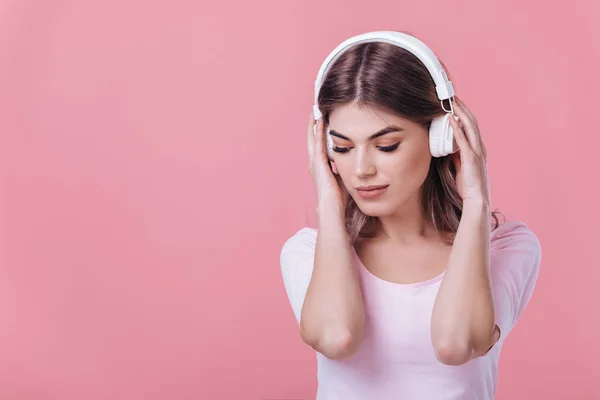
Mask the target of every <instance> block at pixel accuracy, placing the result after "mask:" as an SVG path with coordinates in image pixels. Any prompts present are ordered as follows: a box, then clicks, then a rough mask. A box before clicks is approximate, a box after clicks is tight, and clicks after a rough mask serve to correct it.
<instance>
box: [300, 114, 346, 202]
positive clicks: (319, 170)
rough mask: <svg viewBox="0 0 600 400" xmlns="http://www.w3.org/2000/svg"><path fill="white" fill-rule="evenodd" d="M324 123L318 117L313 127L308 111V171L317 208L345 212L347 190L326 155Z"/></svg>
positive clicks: (312, 120) (311, 115) (313, 120)
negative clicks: (315, 192) (315, 196)
mask: <svg viewBox="0 0 600 400" xmlns="http://www.w3.org/2000/svg"><path fill="white" fill-rule="evenodd" d="M324 125H325V124H324V123H323V118H320V119H319V121H318V124H317V125H316V127H315V119H314V114H313V113H312V112H311V113H310V119H309V121H308V131H307V144H308V171H309V172H310V176H311V177H312V180H313V183H314V185H315V189H316V191H317V210H320V209H323V208H331V207H333V208H336V207H337V208H338V209H339V210H340V211H341V212H345V209H346V204H347V201H348V191H347V190H346V189H345V188H344V185H343V183H342V180H341V178H339V175H337V177H336V175H335V174H334V173H333V170H332V167H331V164H330V163H331V161H330V160H329V157H327V140H326V137H325V126H324Z"/></svg>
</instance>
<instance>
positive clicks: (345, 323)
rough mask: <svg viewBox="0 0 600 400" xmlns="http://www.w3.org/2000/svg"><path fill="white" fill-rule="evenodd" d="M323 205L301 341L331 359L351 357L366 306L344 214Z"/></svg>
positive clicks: (302, 322) (304, 307)
mask: <svg viewBox="0 0 600 400" xmlns="http://www.w3.org/2000/svg"><path fill="white" fill-rule="evenodd" d="M327 204H334V202H327V201H324V202H322V207H324V208H322V209H318V210H317V218H318V230H317V232H318V234H317V242H316V249H315V259H314V267H313V273H312V277H311V280H310V284H309V286H308V290H307V292H306V298H305V300H304V305H303V307H302V314H301V321H300V332H301V336H302V339H303V340H304V341H305V342H306V343H307V344H309V345H310V346H311V347H312V348H314V349H315V350H316V351H318V352H320V353H322V354H323V355H325V356H326V357H328V358H331V359H340V358H346V357H349V356H351V355H352V354H354V353H355V352H356V350H357V349H358V347H359V346H360V343H361V341H362V338H363V330H364V306H363V301H362V294H361V291H360V286H359V281H358V273H357V269H356V268H355V266H354V263H353V257H352V248H351V244H350V241H349V238H348V234H347V233H346V228H345V224H344V210H342V209H340V208H339V207H336V206H333V205H331V206H328V205H327Z"/></svg>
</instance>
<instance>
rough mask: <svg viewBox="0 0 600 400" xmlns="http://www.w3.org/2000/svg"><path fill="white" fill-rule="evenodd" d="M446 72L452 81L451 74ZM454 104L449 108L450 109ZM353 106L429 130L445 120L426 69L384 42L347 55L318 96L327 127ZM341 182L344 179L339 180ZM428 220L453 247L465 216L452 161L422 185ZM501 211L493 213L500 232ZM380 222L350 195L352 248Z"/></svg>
mask: <svg viewBox="0 0 600 400" xmlns="http://www.w3.org/2000/svg"><path fill="white" fill-rule="evenodd" d="M440 64H441V65H442V67H443V68H444V70H446V73H447V75H448V78H449V79H450V73H449V72H448V70H447V68H446V66H445V65H444V64H443V63H442V62H441V61H440ZM448 102H449V100H444V108H446V109H450V105H449V104H448ZM350 103H354V104H355V105H356V106H358V107H362V106H367V107H373V108H377V109H384V110H386V111H389V112H391V113H393V114H396V115H399V116H400V117H402V118H406V119H408V120H411V121H413V122H415V123H418V124H420V125H421V126H423V128H425V129H426V130H427V131H429V126H430V124H431V121H432V120H433V119H434V118H435V117H438V116H442V115H443V114H444V113H445V111H444V110H443V109H442V106H441V103H440V100H439V99H438V97H437V94H436V90H435V83H434V81H433V78H432V77H431V75H430V73H429V71H428V70H427V68H426V67H425V65H424V64H423V63H422V62H421V60H419V58H417V57H416V56H415V55H413V54H412V53H411V52H409V51H408V50H405V49H403V48H400V47H398V46H396V45H393V44H389V43H385V42H374V43H362V44H358V45H355V46H354V47H352V48H350V49H348V50H347V51H346V52H345V53H344V54H342V55H341V56H340V57H339V58H338V59H337V60H336V61H335V63H334V64H333V65H332V66H331V69H330V70H329V72H328V73H327V76H326V77H325V79H324V81H323V83H322V85H321V88H320V91H319V95H318V106H319V109H320V110H321V113H322V114H323V118H324V122H325V123H326V124H328V123H329V115H330V113H331V112H332V111H333V110H334V109H335V108H336V107H338V106H341V105H345V104H350ZM336 179H337V180H338V183H340V184H341V178H340V177H339V175H336ZM421 207H422V211H423V215H425V217H426V218H427V220H428V222H430V223H431V224H432V225H433V227H434V228H435V229H436V230H437V231H438V232H439V233H440V234H441V235H442V237H443V238H444V241H446V242H447V243H449V244H452V243H453V242H454V238H455V236H456V231H457V230H458V224H459V221H460V218H461V215H462V199H461V197H460V195H459V193H458V190H457V183H456V169H455V167H454V164H453V163H452V161H451V159H450V156H444V157H439V158H437V157H432V159H431V165H430V167H429V173H428V175H427V178H426V180H425V182H424V184H423V186H422V203H421ZM497 213H498V212H497V211H493V212H492V217H493V218H494V220H495V226H494V228H493V229H496V228H497V227H498V226H499V221H498V217H497V216H496V214H497ZM378 225H379V219H378V218H377V217H370V216H367V215H366V214H364V213H363V212H362V211H361V210H360V209H359V208H358V206H357V204H356V202H355V201H354V200H353V199H352V197H351V196H348V205H347V208H346V230H347V232H348V235H349V237H350V240H351V242H352V243H354V242H355V241H356V239H357V238H359V237H373V236H374V235H375V233H376V231H377V228H378Z"/></svg>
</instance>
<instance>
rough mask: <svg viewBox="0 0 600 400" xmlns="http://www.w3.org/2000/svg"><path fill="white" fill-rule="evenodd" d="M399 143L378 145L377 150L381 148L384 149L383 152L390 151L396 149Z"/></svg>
mask: <svg viewBox="0 0 600 400" xmlns="http://www.w3.org/2000/svg"><path fill="white" fill-rule="evenodd" d="M399 144H400V143H399V142H398V143H396V144H393V145H391V146H380V147H379V150H381V151H384V152H390V151H394V150H396V149H397V148H398V145H399Z"/></svg>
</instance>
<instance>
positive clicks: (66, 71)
mask: <svg viewBox="0 0 600 400" xmlns="http://www.w3.org/2000/svg"><path fill="white" fill-rule="evenodd" d="M575 3H576V4H577V5H576V6H575ZM598 4H599V3H598V2H597V1H594V0H589V1H577V2H558V1H529V2H523V1H517V0H511V1H486V2H481V1H475V0H473V1H450V2H448V1H444V2H442V1H433V0H430V1H423V0H420V1H416V0H413V1H398V0H396V1H388V2H384V1H371V2H368V3H365V2H364V1H329V2H326V3H324V2H321V1H314V0H313V1H274V0H273V1H253V2H244V1H238V2H235V3H230V2H216V4H212V3H211V4H208V3H206V2H202V1H201V2H196V1H170V2H165V1H162V2H153V1H145V2H143V1H137V2H134V1H123V0H121V1H86V2H75V1H66V0H64V1H58V0H55V1H49V0H45V1H31V0H29V1H26V0H10V1H8V0H4V1H0V133H1V136H0V137H1V143H0V162H1V164H0V167H1V169H0V171H1V172H2V174H1V175H0V178H1V181H0V183H1V186H0V193H1V196H0V205H1V208H0V255H1V258H0V263H1V264H0V398H1V399H10V400H30V399H31V400H33V399H35V400H42V399H61V400H68V399H136V400H137V399H145V400H154V399H206V400H209V399H210V400H212V399H313V398H314V394H315V389H316V365H315V356H314V351H313V350H312V349H310V348H309V347H308V346H306V345H304V344H303V343H302V342H301V340H300V337H299V335H298V333H297V325H296V323H295V320H294V317H293V314H292V311H291V308H290V306H289V304H288V302H287V298H286V295H285V291H284V288H283V283H282V280H281V275H280V270H279V251H280V248H281V245H282V244H283V241H284V240H285V239H286V238H287V237H288V236H289V235H291V234H292V233H293V232H295V231H296V230H297V229H298V228H299V227H301V226H304V225H306V224H307V223H308V221H310V222H311V223H314V215H313V208H314V204H315V202H314V191H313V188H312V183H311V180H310V177H309V175H308V172H307V159H306V149H305V128H306V122H307V118H308V115H309V113H310V107H311V104H312V95H313V93H312V89H313V80H314V78H315V75H316V73H317V70H318V67H319V66H320V63H321V62H322V60H323V59H324V57H325V56H326V55H327V54H328V53H329V51H331V50H332V49H333V48H334V47H335V46H336V45H337V44H339V42H341V41H342V40H343V39H345V38H347V37H349V36H350V35H354V34H358V33H362V32H364V31H369V30H379V29H396V30H403V31H408V32H412V33H414V34H416V35H417V36H418V37H420V38H421V39H422V40H423V41H425V42H426V43H427V44H429V45H430V46H431V48H432V49H433V50H434V51H435V52H436V53H437V54H438V56H440V58H441V59H442V60H443V61H444V62H445V63H446V65H447V66H448V67H449V69H450V72H451V74H452V75H453V77H454V84H455V87H456V89H457V94H459V95H460V96H461V97H462V98H463V99H464V100H465V102H466V104H467V106H468V107H469V108H470V109H471V110H472V111H473V112H474V113H475V115H476V117H477V118H478V119H479V122H480V127H481V129H482V133H483V135H484V141H485V143H486V146H487V147H488V151H489V166H488V168H489V173H490V179H491V185H492V202H493V207H495V208H499V209H501V210H502V211H503V212H504V213H505V215H506V216H507V218H508V219H512V220H514V219H521V220H524V221H526V222H527V223H528V225H529V226H530V227H531V228H532V229H533V230H534V232H536V233H537V235H538V237H539V238H540V240H541V242H542V246H543V260H542V269H541V273H540V277H539V281H538V286H537V290H536V292H535V295H534V297H533V299H532V301H531V302H530V304H529V306H528V308H527V309H526V311H525V313H524V314H523V318H522V319H521V321H520V322H519V324H518V325H517V327H516V328H515V329H514V330H513V333H511V336H510V337H509V338H508V340H507V343H506V345H505V347H504V351H503V354H502V359H501V365H500V388H499V393H498V399H500V400H509V399H510V400H520V399H527V400H529V399H545V400H549V399H561V400H562V399H600V389H599V386H598V376H599V375H598V374H599V372H598V371H599V370H600V345H599V344H598V340H597V337H598V331H599V329H600V313H599V312H598V311H597V305H598V303H599V301H600V294H599V293H600V292H599V290H598V282H599V279H600V272H599V270H598V265H599V264H598V261H597V256H595V255H594V253H593V252H594V251H595V250H596V249H598V239H599V236H600V235H599V234H598V225H599V224H600V213H599V211H598V205H597V198H596V196H597V194H598V186H597V185H598V183H599V181H600V179H599V178H598V172H599V171H600V168H598V165H597V164H596V163H593V161H597V159H598V147H599V146H600V139H599V136H600V133H599V132H598V127H597V125H596V121H595V119H594V117H596V116H597V115H598V112H599V110H598V94H599V93H600V85H599V82H600V79H599V78H598V71H600V56H599V52H598V45H597V43H598V39H600V28H599V25H598V23H597V21H598V19H599V17H600V6H599V5H598Z"/></svg>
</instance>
